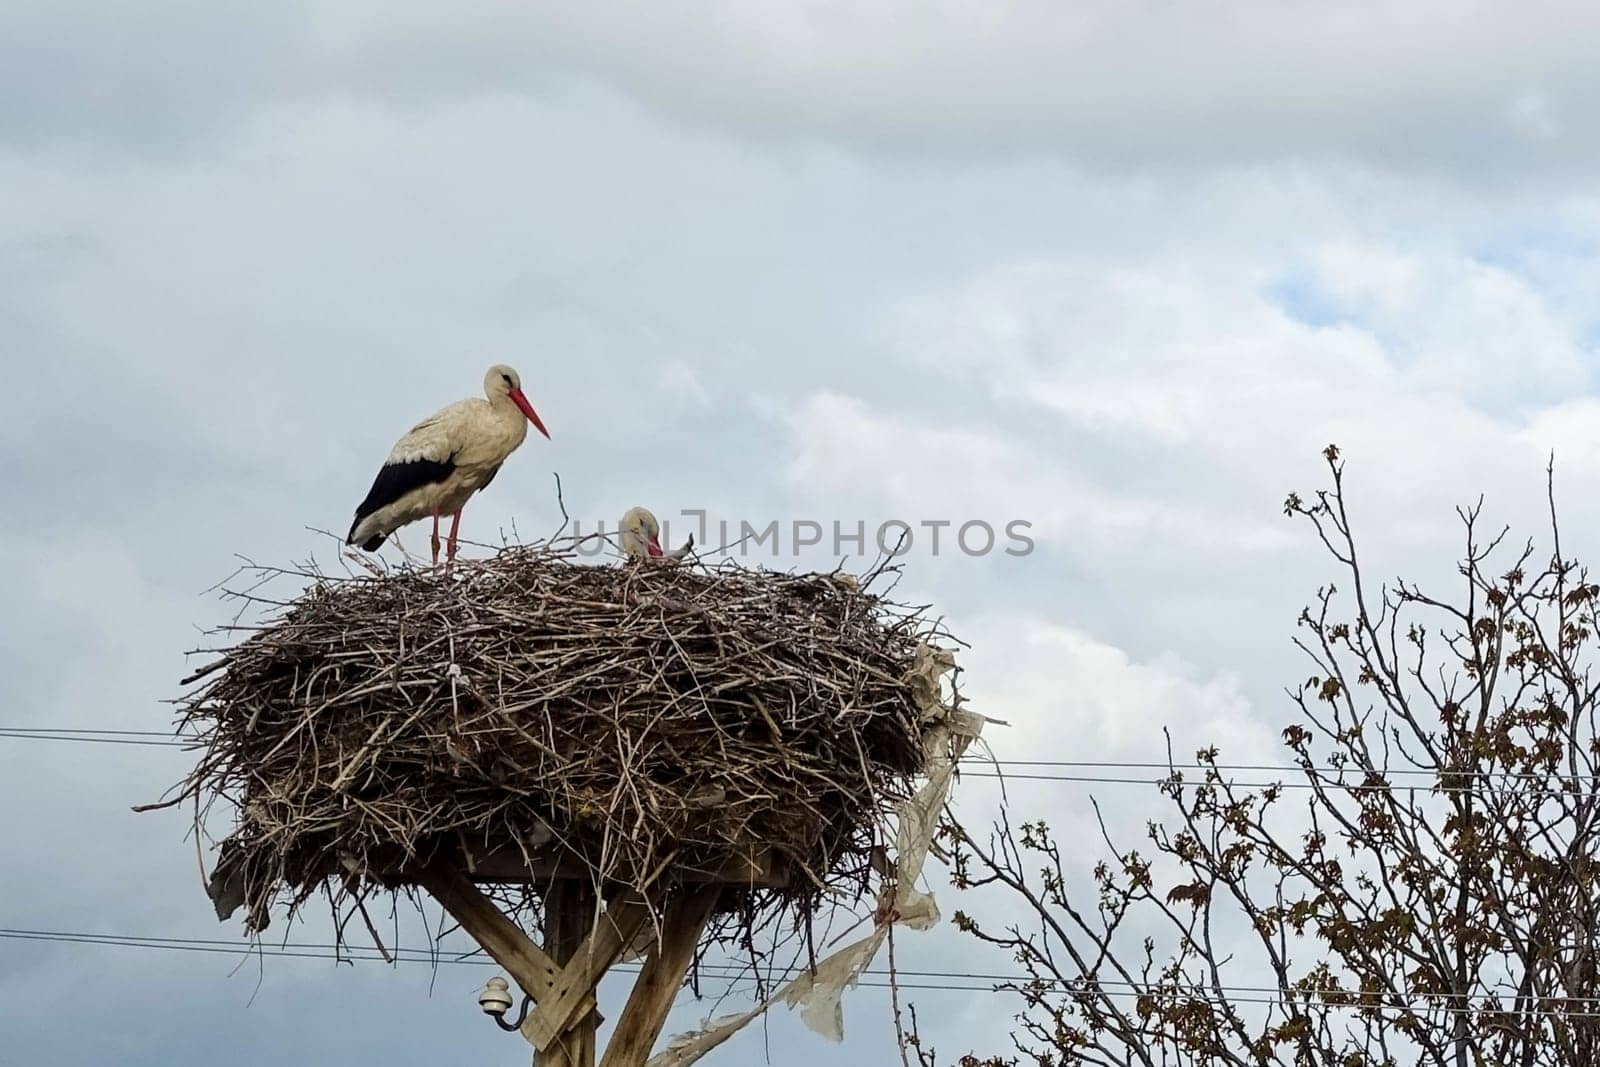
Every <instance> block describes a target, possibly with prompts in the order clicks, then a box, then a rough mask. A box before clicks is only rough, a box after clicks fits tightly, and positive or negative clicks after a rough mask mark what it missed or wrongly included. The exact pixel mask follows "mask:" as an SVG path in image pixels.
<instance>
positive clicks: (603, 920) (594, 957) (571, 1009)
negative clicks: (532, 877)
mask: <svg viewBox="0 0 1600 1067" xmlns="http://www.w3.org/2000/svg"><path fill="white" fill-rule="evenodd" d="M561 903H565V902H561ZM545 906H546V908H548V907H549V906H550V901H549V900H548V899H547V900H546V904H545ZM649 920H650V909H649V908H648V907H647V906H645V904H644V903H642V902H640V901H637V900H627V901H620V902H615V903H611V904H608V905H607V906H606V910H605V911H604V912H602V913H601V915H600V916H599V920H598V921H597V922H596V923H595V926H594V929H593V931H591V932H590V933H589V935H588V937H586V938H585V939H584V941H583V943H582V944H580V945H579V946H577V948H576V949H574V950H573V953H572V957H571V958H570V959H569V960H568V961H567V963H566V965H565V967H564V968H563V969H562V971H561V975H560V976H559V977H558V978H557V979H556V985H555V988H554V989H553V990H552V991H551V995H550V997H549V999H548V1000H545V1001H542V1002H540V1004H539V1007H538V1009H537V1010H536V1011H534V1012H533V1013H532V1014H531V1015H530V1016H529V1018H528V1020H527V1021H526V1022H524V1023H523V1030H524V1033H528V1029H529V1025H530V1024H533V1025H535V1026H537V1027H538V1028H540V1029H542V1030H543V1031H544V1032H546V1033H548V1034H561V1033H563V1032H564V1031H566V1030H567V1029H568V1028H569V1027H571V1026H572V1024H573V1023H574V1022H576V1021H578V1018H579V1016H578V1010H579V1008H581V1007H582V1006H583V1005H584V1004H585V1003H586V1002H588V1001H591V1000H593V998H594V989H595V986H597V985H598V984H599V982H600V979H601V978H604V977H605V973H606V971H608V970H610V968H611V965H612V964H614V963H616V962H617V960H618V959H620V958H621V957H622V953H623V952H624V951H626V950H627V948H628V946H629V945H631V944H632V943H633V939H634V937H635V936H637V935H638V933H639V931H640V930H642V929H644V924H645V923H646V922H648V921H649ZM546 944H547V945H548V944H549V942H548V940H547V942H546ZM535 1018H537V1020H538V1022H537V1023H534V1019H535ZM528 1036H529V1037H530V1039H531V1038H532V1037H533V1036H534V1035H533V1034H531V1033H528ZM535 1043H536V1044H537V1042H535Z"/></svg>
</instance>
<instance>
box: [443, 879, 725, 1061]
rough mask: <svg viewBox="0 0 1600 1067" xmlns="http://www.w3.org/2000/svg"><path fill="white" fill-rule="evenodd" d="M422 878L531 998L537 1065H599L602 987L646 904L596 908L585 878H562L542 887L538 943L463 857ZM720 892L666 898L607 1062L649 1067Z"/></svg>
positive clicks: (527, 1030) (714, 888) (630, 901)
mask: <svg viewBox="0 0 1600 1067" xmlns="http://www.w3.org/2000/svg"><path fill="white" fill-rule="evenodd" d="M415 878H416V882H417V884H419V885H421V886H422V887H423V888H424V889H426V890H427V891H428V892H429V893H431V894H432V895H433V897H434V899H436V900H438V902H439V903H440V905H441V906H443V907H444V909H445V910H446V911H447V912H449V913H450V915H451V916H452V917H454V919H455V920H456V922H458V923H460V924H461V928H462V929H463V930H465V931H466V932H467V933H468V934H469V935H470V936H471V937H472V938H473V939H474V940H476V941H477V942H478V944H479V945H481V946H483V949H484V951H485V952H487V953H489V955H490V956H492V957H493V958H494V960H495V962H496V963H498V964H500V966H501V967H504V968H505V969H506V971H507V972H508V973H509V974H510V975H511V977H512V978H513V979H515V980H516V982H517V984H518V985H519V986H521V987H522V989H523V991H524V992H525V993H527V994H528V995H529V996H530V997H532V998H533V1000H534V1003H535V1004H536V1005H537V1007H536V1008H535V1009H534V1010H533V1011H531V1012H529V1013H528V1017H527V1018H526V1019H525V1020H524V1021H523V1024H522V1034H523V1036H524V1037H526V1038H527V1039H528V1041H529V1042H530V1043H531V1044H532V1045H533V1046H534V1047H535V1048H537V1049H538V1050H539V1058H538V1060H537V1062H538V1063H539V1064H540V1067H594V1063H595V1052H596V1048H595V1044H596V1042H595V1031H596V1028H597V1026H598V1024H599V1022H600V1017H599V1012H598V1007H597V1004H596V1002H595V989H596V987H597V986H598V985H599V982H600V979H601V978H603V977H604V976H605V973H606V971H607V970H609V969H610V967H611V966H612V965H613V964H615V963H616V961H617V960H618V959H619V958H621V956H622V954H623V952H625V951H626V950H627V948H628V946H629V945H630V944H632V943H633V941H634V939H635V938H636V937H637V936H638V934H639V932H640V931H641V930H643V929H644V926H645V924H646V923H647V922H649V921H650V919H651V915H652V913H651V910H650V908H649V906H648V905H647V904H645V903H644V902H643V901H641V900H638V899H635V898H626V899H620V900H617V901H613V902H612V903H611V904H609V905H608V906H607V907H606V908H605V910H604V911H602V912H599V914H598V916H597V914H596V909H597V907H598V901H597V900H596V898H595V896H594V890H593V888H592V887H591V885H590V884H589V883H588V882H586V881H577V880H571V881H568V880H562V881H557V882H555V883H553V884H552V885H551V887H550V889H549V890H548V891H547V893H546V896H545V948H543V949H541V948H540V947H539V946H538V945H535V944H534V943H533V940H532V939H531V938H529V937H528V935H527V934H526V933H525V932H524V931H523V930H522V928H521V927H519V926H518V925H517V924H516V923H514V922H512V921H511V919H510V918H508V917H507V916H506V914H505V913H504V912H502V911H501V910H500V909H499V907H497V906H496V905H495V903H494V901H492V900H490V899H489V898H488V897H487V896H485V895H484V893H483V891H482V890H481V889H479V888H478V887H477V886H476V885H474V884H473V880H472V878H471V877H469V876H468V875H467V874H466V872H464V871H462V870H461V869H460V868H459V867H457V866H454V865H452V864H449V863H444V862H439V863H435V864H433V865H431V866H430V867H428V868H426V869H425V870H423V871H422V872H420V873H419V874H417V875H416V876H415ZM721 893H722V885H721V884H716V883H713V884H705V885H697V886H689V887H687V888H686V889H685V890H684V892H683V893H682V895H680V896H679V897H678V898H677V899H676V900H674V901H673V902H672V903H671V904H669V905H668V906H667V909H666V912H665V914H663V915H662V917H661V925H660V936H659V938H658V939H657V944H656V946H655V949H654V951H653V952H652V953H651V955H650V956H649V958H648V959H647V960H646V961H645V965H644V967H643V969H642V970H641V971H640V972H639V977H638V979H637V981H636V982H635V983H634V986H633V991H632V992H631V993H630V994H629V995H628V1002H627V1004H626V1005H625V1006H624V1007H623V1009H622V1015H621V1017H620V1018H618V1020H617V1027H616V1031H615V1032H614V1033H613V1034H612V1037H611V1041H610V1043H609V1045H608V1046H607V1048H606V1052H605V1057H604V1058H603V1059H602V1060H601V1061H600V1067H642V1065H643V1064H644V1062H645V1061H646V1059H648V1058H649V1055H650V1050H651V1048H652V1047H653V1046H654V1045H655V1043H656V1039H657V1038H659V1037H660V1036H661V1029H662V1027H663V1026H664V1025H665V1024H666V1021H667V1013H668V1012H669V1011H670V1010H671V1009H672V1003H673V1001H674V1000H675V999H676V998H677V995H678V989H679V988H680V987H681V986H682V985H683V978H684V975H685V974H687V973H688V970H689V965H690V964H691V963H693V962H694V953H695V949H696V947H697V946H698V945H699V942H700V935H701V933H702V932H703V931H704V930H705V926H706V923H707V922H708V921H710V918H711V913H712V911H713V910H714V909H715V908H716V904H717V899H718V897H719V896H720V895H721Z"/></svg>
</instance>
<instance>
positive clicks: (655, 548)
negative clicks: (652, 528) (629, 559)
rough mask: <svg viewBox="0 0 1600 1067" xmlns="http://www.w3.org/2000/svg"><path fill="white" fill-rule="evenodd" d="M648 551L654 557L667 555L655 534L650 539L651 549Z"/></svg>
mask: <svg viewBox="0 0 1600 1067" xmlns="http://www.w3.org/2000/svg"><path fill="white" fill-rule="evenodd" d="M646 551H648V552H649V553H650V554H651V555H652V556H660V555H664V554H665V553H663V552H662V551H661V542H660V541H658V540H657V539H656V538H655V536H654V535H653V534H652V535H651V537H650V547H649V548H648V549H646Z"/></svg>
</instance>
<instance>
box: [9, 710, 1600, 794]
mask: <svg viewBox="0 0 1600 1067" xmlns="http://www.w3.org/2000/svg"><path fill="white" fill-rule="evenodd" d="M0 738H6V739H11V740H21V741H69V742H72V741H82V742H99V743H106V744H136V745H150V746H154V747H168V748H186V749H192V748H194V747H195V746H196V745H198V744H201V743H203V742H202V741H201V739H199V738H194V737H188V738H184V737H176V736H174V735H173V734H172V733H171V732H169V731H162V730H101V729H90V728H65V727H36V726H35V727H30V726H0ZM987 766H1000V767H1062V768H1081V769H1089V770H1097V769H1098V770H1156V771H1168V772H1171V771H1227V772H1236V771H1251V772H1263V773H1271V774H1305V773H1313V774H1318V775H1341V774H1348V775H1354V774H1362V775H1365V774H1376V775H1378V776H1380V777H1384V778H1395V777H1428V778H1451V777H1463V778H1465V777H1473V778H1485V779H1508V780H1519V781H1541V782H1543V781H1558V782H1573V783H1578V782H1600V775H1590V774H1577V775H1574V774H1560V773H1555V772H1551V773H1549V774H1541V773H1538V772H1530V771H1504V770H1470V771H1438V770H1430V769H1428V768H1424V767H1394V768H1389V769H1377V768H1370V769H1369V768H1366V767H1357V766H1347V767H1338V766H1312V767H1305V766H1302V765H1300V764H1297V763H1215V764H1212V763H1164V762H1155V761H1137V760H1133V761H1129V760H1023V759H1000V760H994V761H979V762H974V763H973V764H971V765H969V766H966V767H963V768H962V769H961V773H962V774H964V775H967V776H969V777H976V778H984V777H988V778H993V777H1001V775H997V774H996V773H995V772H993V771H988V770H985V769H984V768H985V767H987ZM1003 777H1005V778H1007V779H1012V780H1018V781H1056V782H1097V783H1107V784H1127V785H1157V784H1160V783H1161V782H1163V781H1165V780H1166V778H1165V777H1159V778H1157V777H1149V778H1145V777H1110V776H1101V775H1063V774H1032V773H1006V774H1004V775H1003ZM1186 784H1190V785H1194V784H1203V783H1198V782H1188V783H1186ZM1233 784H1235V785H1236V786H1237V787H1239V788H1263V789H1264V788H1266V787H1268V786H1271V785H1281V786H1283V787H1285V788H1310V786H1309V784H1308V783H1295V782H1281V783H1280V782H1241V783H1233ZM1324 784H1329V783H1324ZM1335 785H1336V788H1340V789H1375V790H1385V789H1391V790H1392V789H1396V788H1400V789H1406V788H1429V789H1432V788H1433V787H1432V786H1428V787H1422V786H1390V785H1365V784H1362V783H1349V784H1335ZM1442 789H1443V790H1444V791H1451V790H1456V789H1460V787H1452V786H1444V787H1442ZM1461 791H1465V790H1464V789H1463V790H1461ZM1472 791H1473V792H1479V793H1482V792H1485V791H1484V790H1472Z"/></svg>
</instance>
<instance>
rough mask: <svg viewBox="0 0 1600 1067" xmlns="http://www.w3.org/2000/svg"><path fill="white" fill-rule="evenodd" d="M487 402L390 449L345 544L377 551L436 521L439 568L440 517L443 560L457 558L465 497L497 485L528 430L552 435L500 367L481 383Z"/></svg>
mask: <svg viewBox="0 0 1600 1067" xmlns="http://www.w3.org/2000/svg"><path fill="white" fill-rule="evenodd" d="M483 392H484V395H485V396H486V397H487V398H488V399H486V400H480V399H478V398H477V397H473V398H472V399H470V400H458V401H457V402H456V403H454V404H451V405H450V406H449V407H446V408H442V409H440V410H439V411H436V412H434V413H433V414H432V415H429V416H428V417H427V418H425V419H423V420H422V421H421V422H419V423H417V424H416V425H415V426H413V427H411V429H410V430H409V431H408V432H407V433H406V435H405V436H404V437H402V438H400V440H399V441H397V442H395V446H394V448H393V449H392V450H391V451H390V452H389V458H388V459H386V460H384V461H383V467H382V468H381V469H379V471H378V477H377V478H376V479H374V481H373V483H372V488H371V489H370V490H368V491H367V498H366V499H365V500H363V501H362V502H361V506H360V507H358V508H356V517H355V521H354V522H352V523H351V524H350V536H349V537H347V538H346V539H345V544H347V545H360V546H361V547H362V548H364V549H366V550H367V551H368V552H376V551H377V550H378V547H379V546H380V545H382V544H383V540H384V538H386V537H388V536H389V535H390V534H392V533H394V532H395V531H396V530H398V529H399V528H400V527H402V526H404V525H406V524H407V523H409V522H416V521H417V520H418V519H425V518H427V517H428V516H429V515H432V516H433V562H434V563H438V562H439V516H440V515H450V516H452V518H451V520H450V543H449V548H448V550H447V554H446V556H445V558H446V560H447V561H448V560H453V559H455V558H456V535H457V534H458V533H459V532H460V529H461V509H462V507H463V506H464V505H465V504H466V502H467V498H468V497H470V496H471V495H472V494H473V493H475V492H477V491H478V490H479V489H482V488H483V487H484V486H486V485H488V484H489V483H490V482H491V481H493V480H494V476H495V474H497V473H498V472H499V470H500V464H502V463H504V462H505V461H506V457H507V456H509V455H511V453H512V452H515V451H516V450H517V446H519V445H521V444H522V441H523V439H524V438H525V437H527V436H528V423H530V422H531V423H533V426H534V429H536V430H538V431H539V432H540V433H542V434H544V435H545V437H546V438H548V437H549V436H550V431H548V430H546V429H545V428H544V423H542V422H540V421H539V416H538V415H536V414H534V411H533V405H532V404H529V403H528V398H527V397H526V396H523V395H522V379H521V378H520V377H518V376H517V372H516V371H514V370H512V369H511V368H510V367H508V366H506V365H505V364H503V363H497V364H495V365H494V366H492V367H490V368H489V371H488V373H487V374H485V375H484V376H483Z"/></svg>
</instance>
